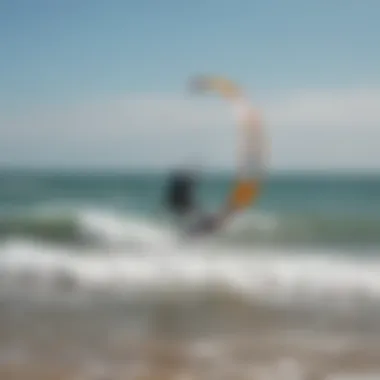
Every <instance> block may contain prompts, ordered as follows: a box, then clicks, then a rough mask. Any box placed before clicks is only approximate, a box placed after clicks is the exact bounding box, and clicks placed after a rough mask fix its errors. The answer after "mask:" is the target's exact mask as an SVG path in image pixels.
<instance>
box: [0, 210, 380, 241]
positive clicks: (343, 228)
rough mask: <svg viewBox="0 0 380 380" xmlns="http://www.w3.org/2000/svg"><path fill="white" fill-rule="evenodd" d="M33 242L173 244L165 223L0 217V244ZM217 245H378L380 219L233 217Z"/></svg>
mask: <svg viewBox="0 0 380 380" xmlns="http://www.w3.org/2000/svg"><path fill="white" fill-rule="evenodd" d="M15 237H20V238H33V239H38V240H42V241H47V242H56V243H61V244H84V245H94V244H101V245H105V244H106V245H111V246H112V245H114V244H122V243H125V244H127V243H131V244H132V243H137V244H140V243H144V244H157V243H159V242H165V241H167V242H168V241H170V240H174V239H175V234H174V232H173V229H170V228H169V224H168V222H167V220H165V219H160V218H158V217H156V218H155V219H153V218H151V219H147V218H143V217H138V216H136V215H134V214H126V213H121V212H120V213H116V212H115V211H104V210H97V209H86V208H80V207H77V208H76V209H72V210H66V211H65V210H64V209H63V210H62V209H61V210H59V209H58V210H56V211H55V212H49V213H41V212H35V213H26V214H21V215H20V214H18V215H8V216H2V217H0V239H2V240H4V239H9V238H15ZM216 241H219V242H220V243H223V244H227V245H236V246H247V245H248V246H250V245H257V244H285V245H324V244H326V245H328V244H346V245H349V244H355V245H356V246H358V245H359V246H360V245H361V246H363V245H370V244H379V243H380V220H379V219H374V218H372V219H371V218H370V217H368V218H363V217H361V218H359V217H357V218H356V217H350V218H348V217H343V216H337V217H332V216H323V215H313V214H311V215H307V214H299V215H290V214H265V213H261V214H260V213H253V214H246V215H243V216H241V217H240V218H237V219H236V220H235V221H234V222H233V223H232V224H231V225H229V226H228V227H227V228H226V230H224V231H223V233H221V234H218V236H216Z"/></svg>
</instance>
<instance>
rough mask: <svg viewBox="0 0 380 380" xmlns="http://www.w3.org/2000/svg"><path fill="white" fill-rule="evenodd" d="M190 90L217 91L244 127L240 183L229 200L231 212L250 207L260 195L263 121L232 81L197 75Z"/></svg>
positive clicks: (239, 153)
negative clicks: (227, 102) (228, 103)
mask: <svg viewBox="0 0 380 380" xmlns="http://www.w3.org/2000/svg"><path fill="white" fill-rule="evenodd" d="M190 90H192V91H196V92H214V93H217V94H218V95H220V96H221V97H223V98H225V99H227V100H228V101H229V102H230V103H231V106H232V109H233V111H234V113H235V117H236V121H237V124H238V126H239V127H240V128H239V129H240V133H239V137H240V141H241V143H240V146H239V149H238V156H239V159H238V165H237V166H238V168H237V175H236V177H237V178H236V182H235V183H234V185H233V188H232V190H231V193H230V194H229V197H228V201H227V205H226V208H227V210H226V211H227V213H233V212H236V211H238V210H244V209H246V208H248V207H249V206H250V205H251V204H252V203H253V202H254V201H255V200H256V199H257V198H258V195H259V190H260V187H261V186H260V185H261V175H259V174H261V173H262V171H263V169H264V167H263V166H264V165H263V137H262V135H263V134H262V124H261V120H260V116H259V112H258V110H255V109H253V108H252V107H251V106H250V104H249V101H248V99H247V97H246V96H245V94H244V93H243V91H242V90H241V88H240V87H239V86H238V85H236V84H235V83H233V82H232V81H230V80H228V79H225V78H223V77H216V76H197V77H194V78H192V79H191V80H190Z"/></svg>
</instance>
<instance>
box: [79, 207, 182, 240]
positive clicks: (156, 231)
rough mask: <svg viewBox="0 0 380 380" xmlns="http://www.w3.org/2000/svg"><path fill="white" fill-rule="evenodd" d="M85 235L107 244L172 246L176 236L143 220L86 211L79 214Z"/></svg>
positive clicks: (96, 211)
mask: <svg viewBox="0 0 380 380" xmlns="http://www.w3.org/2000/svg"><path fill="white" fill-rule="evenodd" d="M77 219H78V220H79V224H80V229H81V232H82V233H83V234H86V235H90V236H93V237H96V238H97V239H99V240H102V241H103V242H105V243H107V244H111V245H112V244H115V245H119V244H123V243H135V244H143V245H157V244H165V243H166V244H170V243H172V242H174V240H175V235H174V234H173V233H171V232H170V231H169V230H167V229H164V228H163V227H161V228H158V227H157V225H154V224H153V223H149V222H148V221H146V220H143V219H138V218H136V217H135V218H134V219H132V218H131V219H128V218H126V217H125V216H121V215H117V214H116V213H114V212H113V213H112V212H105V211H101V212H100V211H98V210H84V211H81V212H80V213H78V216H77Z"/></svg>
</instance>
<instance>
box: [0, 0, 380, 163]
mask: <svg viewBox="0 0 380 380" xmlns="http://www.w3.org/2000/svg"><path fill="white" fill-rule="evenodd" d="M379 19H380V1H378V0H360V1H359V0H318V1H317V0H308V1H306V0H287V1H284V0H260V1H253V0H234V1H232V0H192V1H185V0H160V1H153V0H151V1H147V0H139V1H130V0H108V1H104V0H80V1H79V0H33V1H30V0H0V57H1V59H0V73H1V74H0V165H17V166H35V167H46V166H52V167H73V168H75V167H102V168H103V167H105V168H116V167H117V168H138V167H152V168H166V167H169V166H173V165H174V166H175V165H177V164H179V163H183V162H193V161H196V162H197V163H199V164H201V165H204V166H210V167H218V168H219V167H220V168H227V167H228V168H229V167H233V166H234V164H235V161H236V160H235V159H236V151H235V149H236V126H234V120H233V118H231V115H230V110H229V108H228V104H226V103H223V102H222V101H218V99H209V98H207V99H206V98H202V99H201V98H200V97H197V96H194V95H190V94H189V93H188V92H187V90H186V85H187V82H188V80H189V78H191V77H192V76H194V75H197V74H203V73H208V74H218V75H223V76H225V77H228V78H231V79H233V80H235V81H236V82H238V83H239V84H240V85H241V86H243V87H244V88H245V89H246V91H247V93H248V94H249V96H250V99H251V102H252V104H254V105H256V106H258V107H259V108H260V110H261V113H262V115H263V120H264V125H265V132H266V137H267V139H268V157H269V158H268V166H269V168H270V169H271V170H380V107H379V105H380V49H379V35H380V23H379V22H378V20H379Z"/></svg>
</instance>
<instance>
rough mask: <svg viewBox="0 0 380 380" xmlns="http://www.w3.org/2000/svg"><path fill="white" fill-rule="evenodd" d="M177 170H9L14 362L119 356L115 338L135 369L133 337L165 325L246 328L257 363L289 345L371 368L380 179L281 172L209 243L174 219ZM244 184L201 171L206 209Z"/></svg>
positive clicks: (7, 272) (172, 329) (6, 345)
mask: <svg viewBox="0 0 380 380" xmlns="http://www.w3.org/2000/svg"><path fill="white" fill-rule="evenodd" d="M166 178H167V176H166V174H160V173H143V172H141V173H106V172H103V173H102V172H68V171H66V172H52V171H50V172H48V171H45V172H42V171H40V172H37V171H21V170H18V171H16V170H13V171H12V170H3V171H2V172H1V173H0V184H1V185H0V282H1V284H0V285H1V286H0V301H1V304H0V308H1V314H0V318H1V322H2V326H3V328H2V330H3V331H2V333H1V336H0V344H1V347H2V349H1V350H0V357H1V358H3V359H2V360H3V361H5V362H7V360H8V361H9V360H11V359H9V358H14V357H17V358H20V357H22V358H24V359H23V360H24V361H25V360H29V361H31V360H32V359H31V358H32V357H33V358H34V359H33V360H34V361H36V360H37V358H36V357H38V358H40V359H41V360H45V361H46V358H47V356H46V355H50V356H49V357H50V359H49V360H53V359H52V358H55V359H54V360H56V361H57V362H60V363H61V362H65V360H66V362H67V361H70V360H71V361H72V362H75V363H77V364H78V363H82V364H83V363H84V362H86V363H87V362H88V361H90V362H91V363H92V361H100V362H102V363H103V364H104V363H108V364H107V365H108V366H110V363H111V361H112V360H115V357H114V356H112V355H113V354H112V353H113V352H114V351H115V352H116V351H118V349H117V348H116V346H117V347H119V348H120V347H122V348H120V350H119V351H118V354H117V355H116V356H118V357H119V359H120V355H121V356H122V357H123V355H124V356H125V357H124V359H125V363H124V359H120V360H121V361H122V362H123V363H124V364H125V365H127V364H126V363H130V360H131V359H130V358H129V357H128V358H127V356H128V355H129V354H128V353H129V348H128V349H127V348H126V347H127V346H128V344H131V345H132V346H133V347H136V344H137V343H136V342H137V341H138V342H141V341H142V340H143V337H145V338H144V339H151V340H152V339H156V338H152V336H154V337H156V335H157V334H158V335H157V336H158V337H159V338H157V339H162V337H166V338H165V339H169V340H170V339H176V342H177V341H178V339H179V337H180V338H181V339H182V340H183V341H186V342H192V343H191V344H195V343H194V342H200V341H201V342H203V344H206V343H207V344H209V345H210V344H214V346H215V345H217V343H216V342H219V343H218V344H219V346H218V347H222V345H223V344H224V345H225V346H224V347H229V348H231V347H232V346H233V345H234V344H237V343H236V342H240V343H239V344H243V343H242V342H245V343H244V344H247V342H246V341H247V339H248V341H249V342H250V344H251V346H250V348H249V349H248V348H247V350H248V351H249V352H250V353H251V354H252V359H251V361H250V363H251V364H252V363H253V364H255V363H256V364H255V365H256V367H255V368H256V369H252V371H253V370H255V371H256V370H257V371H258V368H259V367H260V366H262V365H263V361H264V362H266V363H267V364H268V363H269V362H270V363H269V364H270V365H272V366H275V367H276V366H277V367H278V365H279V363H280V362H281V360H282V361H283V360H285V359H286V358H288V359H289V357H291V359H292V360H293V361H294V360H295V361H296V363H297V365H298V366H300V368H302V369H303V370H304V369H305V368H309V367H310V368H312V371H314V372H315V371H317V370H320V371H321V373H322V374H323V373H324V372H323V371H324V369H326V371H325V373H326V374H327V373H335V374H336V376H338V372H339V371H340V367H339V366H337V365H336V363H341V367H342V368H343V367H344V368H346V367H347V368H346V369H347V374H352V373H356V372H357V371H356V372H355V370H358V368H359V369H360V371H362V372H361V373H362V376H364V375H365V373H364V372H365V371H364V369H366V368H367V369H368V370H372V369H373V368H372V367H376V363H377V362H378V363H380V361H378V359H379V358H377V357H375V356H376V355H375V352H377V351H379V349H378V347H377V346H376V347H377V348H376V347H375V348H374V345H376V344H377V342H380V340H379V339H378V338H379V336H378V335H377V334H378V333H379V332H380V319H379V315H380V314H379V313H380V176H378V175H377V176H376V175H348V174H346V175H343V174H339V175H333V174H278V175H273V176H270V177H268V178H267V179H265V181H264V183H263V188H262V194H261V196H260V198H259V200H258V201H257V203H255V204H254V205H253V206H252V207H251V208H250V209H249V210H247V211H246V212H244V213H241V214H240V215H238V216H237V217H236V218H235V219H233V220H232V221H231V223H230V224H229V225H227V226H226V227H225V228H224V229H223V230H221V231H219V232H218V233H216V234H215V235H212V236H208V237H203V238H199V239H186V238H184V237H183V234H181V231H180V229H179V228H178V226H177V225H176V224H175V223H174V222H173V220H171V218H170V216H169V215H167V212H166V210H165V208H164V207H163V206H164V205H163V199H164V190H165V180H166ZM232 184H233V177H232V176H229V175H227V174H213V175H211V174H207V175H206V174H204V175H201V177H200V183H199V192H198V196H199V197H198V201H199V205H200V207H201V209H202V210H204V211H205V212H215V211H217V210H218V207H220V206H221V205H222V204H223V202H224V201H225V199H226V197H227V195H228V192H229V190H230V188H231V186H232ZM152 334H153V335H152ZM155 334H156V335H155ZM301 338H302V339H301ZM232 340H233V342H234V343H232ZM43 342H45V343H43ZM46 342H49V343H46ZM131 342H134V343H133V344H132V343H131ZM205 342H206V343H205ZM44 345H45V346H44ZM46 345H48V346H49V347H54V349H51V348H50V349H47V348H46V347H47V346H46ZM189 345H190V343H189ZM306 346H307V347H308V350H309V351H310V350H311V351H310V355H309V357H305V352H306V351H305V350H306V348H305V347H306ZM37 347H38V349H37ZM189 347H190V346H189ZM219 349H220V350H222V349H221V348H219ZM215 350H216V349H215ZM211 351H212V350H211ZM74 352H75V354H74ZM215 352H216V351H215ZM218 352H219V351H218ZM220 352H221V351H220ZM379 352H380V351H379ZM38 353H40V354H38ZM54 353H55V354H54ZM121 353H122V354H121ZM23 355H24V356H23ZM54 355H55V356H54ZM215 355H217V354H215ZM221 355H222V354H221ZM224 355H227V354H224ZM334 355H335V356H334ZM350 355H351V356H352V357H355V358H356V360H357V363H356V362H355V361H353V360H351V359H350V358H351V356H350ZM306 356H307V355H306ZM379 356H380V354H379ZM332 357H333V358H336V361H334V360H332V359H331V358H332ZM28 358H29V359H28ZM284 358H285V359H284ZM12 360H15V359H12ZM19 360H21V359H19ZM286 360H287V359H286ZM66 362H65V363H66ZM112 363H113V362H112ZM260 363H261V364H260ZM305 363H306V364H305ZM331 363H334V364H331ZM355 363H356V364H355ZM363 363H364V364H363ZM82 364H81V365H82ZM269 364H268V365H269ZM78 365H79V364H78ZM104 365H106V364H104ZM308 366H309V367H308ZM277 367H276V368H277ZM314 367H315V368H316V369H315V368H314ZM107 368H108V367H107ZM123 368H124V367H123ZM260 368H261V367H260ZM318 368H319V369H318ZM363 368H364V369H363ZM376 368H377V369H379V366H377V367H376ZM376 368H375V369H376ZM125 371H127V372H128V371H132V370H130V369H128V370H126V369H125V368H124V369H123V370H122V372H123V373H125ZM329 371H330V372H329ZM331 371H332V372H331ZM334 371H335V372H334ZM352 371H353V372H352ZM363 371H364V372H363ZM314 372H313V373H314ZM130 373H132V372H130ZM339 373H340V372H339ZM368 373H369V372H368ZM379 373H380V372H379ZM343 375H344V374H343ZM343 375H342V376H343ZM257 376H258V375H257ZM273 376H274V375H273ZM305 376H307V375H305ZM310 376H311V375H310ZM321 376H322V375H321ZM326 376H327V375H326ZM344 376H346V375H344ZM347 376H348V375H347ZM306 378H307V377H305V379H306ZM321 378H322V377H321ZM336 378H338V377H336ZM342 378H344V377H342ZM347 378H348V377H347ZM363 378H365V377H363ZM379 378H380V375H379Z"/></svg>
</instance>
